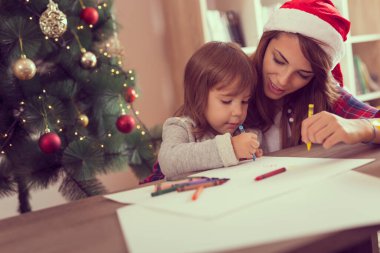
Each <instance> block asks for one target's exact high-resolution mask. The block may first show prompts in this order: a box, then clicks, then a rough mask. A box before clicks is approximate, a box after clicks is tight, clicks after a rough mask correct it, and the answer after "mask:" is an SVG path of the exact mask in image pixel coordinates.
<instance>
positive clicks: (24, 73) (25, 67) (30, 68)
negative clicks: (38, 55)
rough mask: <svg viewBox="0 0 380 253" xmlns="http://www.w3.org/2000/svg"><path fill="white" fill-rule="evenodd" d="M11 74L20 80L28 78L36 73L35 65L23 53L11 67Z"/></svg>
mask: <svg viewBox="0 0 380 253" xmlns="http://www.w3.org/2000/svg"><path fill="white" fill-rule="evenodd" d="M12 70H13V74H14V75H15V76H16V77H17V78H18V79H20V80H29V79H32V78H33V77H34V75H35V74H36V70H37V68H36V65H35V64H34V62H33V61H32V60H30V59H28V58H26V56H25V55H24V54H23V55H21V58H19V59H18V60H17V61H16V62H15V63H14V64H13V67H12Z"/></svg>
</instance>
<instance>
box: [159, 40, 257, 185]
mask: <svg viewBox="0 0 380 253" xmlns="http://www.w3.org/2000/svg"><path fill="white" fill-rule="evenodd" d="M253 71H254V70H253V68H252V66H251V64H250V62H249V58H248V57H247V56H246V55H245V54H244V52H243V51H242V50H241V49H240V48H239V47H238V46H236V45H235V44H232V43H223V42H210V43H207V44H205V45H204V46H202V47H201V48H200V49H199V50H197V51H196V52H195V53H194V54H193V56H192V57H191V58H190V60H189V61H188V63H187V65H186V68H185V75H184V104H183V105H182V107H181V108H180V109H179V110H178V112H177V113H176V115H177V116H178V117H173V118H169V119H167V120H166V122H165V124H164V126H163V133H162V144H161V148H160V152H159V154H158V162H159V164H160V167H161V170H162V172H163V174H164V175H165V176H166V177H167V178H173V177H176V176H179V175H181V174H184V173H189V172H196V171H200V170H205V169H213V168H219V167H227V166H231V165H236V164H237V163H238V162H239V159H252V157H253V155H254V154H255V155H256V156H257V157H260V156H261V155H262V151H261V150H260V149H259V140H258V136H257V134H256V133H253V132H249V131H241V133H240V131H239V130H238V128H239V126H240V125H241V124H242V123H243V122H244V120H245V118H246V114H247V108H248V100H249V99H250V97H251V94H252V92H254V90H255V89H254V85H255V84H256V74H255V73H254V72H253Z"/></svg>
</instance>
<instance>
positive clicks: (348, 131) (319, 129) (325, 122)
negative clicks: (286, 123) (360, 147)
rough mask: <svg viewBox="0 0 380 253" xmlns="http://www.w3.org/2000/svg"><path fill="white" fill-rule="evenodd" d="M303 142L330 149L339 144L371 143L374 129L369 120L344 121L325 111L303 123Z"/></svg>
mask: <svg viewBox="0 0 380 253" xmlns="http://www.w3.org/2000/svg"><path fill="white" fill-rule="evenodd" d="M301 136H302V141H303V142H305V143H308V142H312V143H318V144H322V145H323V147H324V148H325V149H329V148H331V147H333V146H334V145H336V144H337V143H340V142H343V143H346V144H355V143H359V142H367V141H371V140H372V138H373V128H372V126H371V124H370V123H369V122H368V121H367V120H363V119H344V118H342V117H339V116H337V115H335V114H332V113H329V112H326V111H323V112H320V113H317V114H315V115H313V116H312V117H310V118H307V119H305V120H303V121H302V129H301Z"/></svg>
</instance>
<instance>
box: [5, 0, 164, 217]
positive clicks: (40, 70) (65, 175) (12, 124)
mask: <svg viewBox="0 0 380 253" xmlns="http://www.w3.org/2000/svg"><path fill="white" fill-rule="evenodd" d="M135 88H136V87H135V73H134V71H133V70H124V69H123V68H122V53H121V50H120V47H119V46H118V39H117V25H116V22H115V18H114V15H113V13H112V1H111V0H97V1H96V0H88V1H86V0H54V1H53V0H0V145H1V146H0V148H1V150H0V197H4V196H8V195H11V194H16V193H17V194H18V198H19V206H20V207H19V211H20V212H21V213H23V212H28V211H30V210H31V207H30V203H29V192H30V190H31V189H34V188H47V187H48V186H49V185H50V184H51V183H55V182H57V181H58V180H59V179H62V182H63V183H62V185H61V186H60V188H59V191H60V192H61V193H62V194H63V195H64V196H65V197H66V198H68V199H70V200H73V199H79V198H84V197H87V196H92V195H96V194H101V193H104V192H105V189H104V187H103V186H102V185H101V183H100V182H99V181H98V180H97V179H96V175H97V174H98V173H107V172H109V171H114V170H119V169H121V168H126V167H128V166H126V165H129V167H131V168H132V169H133V170H134V172H135V174H136V175H137V176H138V177H139V178H144V177H146V176H147V175H149V173H150V172H151V168H152V166H153V163H154V162H155V160H156V150H157V145H158V144H159V141H160V133H159V131H153V130H150V131H148V129H147V128H146V127H145V126H144V124H143V123H142V122H141V120H140V119H139V117H138V112H137V111H136V110H135V109H134V107H133V102H134V100H135V99H136V98H137V97H138V95H137V93H136V92H135Z"/></svg>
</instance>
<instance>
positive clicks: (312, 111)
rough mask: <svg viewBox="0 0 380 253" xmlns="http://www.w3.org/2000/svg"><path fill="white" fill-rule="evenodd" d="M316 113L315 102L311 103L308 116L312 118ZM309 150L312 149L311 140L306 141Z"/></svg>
mask: <svg viewBox="0 0 380 253" xmlns="http://www.w3.org/2000/svg"><path fill="white" fill-rule="evenodd" d="M313 114H314V104H309V110H308V112H307V116H308V117H309V118H310V117H311V116H313ZM306 147H307V151H310V149H311V142H310V141H309V142H308V143H306Z"/></svg>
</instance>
